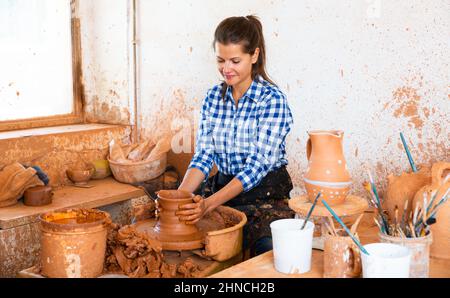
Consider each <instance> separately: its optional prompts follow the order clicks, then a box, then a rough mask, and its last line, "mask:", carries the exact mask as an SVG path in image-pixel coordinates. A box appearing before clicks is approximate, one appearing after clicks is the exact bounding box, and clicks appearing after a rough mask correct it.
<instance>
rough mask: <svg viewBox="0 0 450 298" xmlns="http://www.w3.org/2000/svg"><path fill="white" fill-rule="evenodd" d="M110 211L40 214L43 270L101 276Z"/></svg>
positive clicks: (54, 273)
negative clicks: (107, 220)
mask: <svg viewBox="0 0 450 298" xmlns="http://www.w3.org/2000/svg"><path fill="white" fill-rule="evenodd" d="M107 218H108V214H107V213H106V212H103V211H99V210H94V209H69V210H66V211H61V212H56V211H55V212H50V213H46V214H42V215H41V216H40V217H39V222H40V229H41V232H42V234H41V273H42V275H44V276H47V277H97V276H98V275H100V274H101V273H102V271H103V263H104V260H105V252H106V233H107V230H106V219H107Z"/></svg>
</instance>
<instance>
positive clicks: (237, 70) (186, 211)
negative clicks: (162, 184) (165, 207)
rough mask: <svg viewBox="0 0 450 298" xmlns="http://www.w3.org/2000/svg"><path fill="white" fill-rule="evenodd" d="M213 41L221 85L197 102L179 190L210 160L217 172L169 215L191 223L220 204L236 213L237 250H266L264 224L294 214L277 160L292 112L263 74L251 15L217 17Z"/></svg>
mask: <svg viewBox="0 0 450 298" xmlns="http://www.w3.org/2000/svg"><path fill="white" fill-rule="evenodd" d="M213 44H214V47H215V51H216V55H217V66H218V70H219V72H220V74H221V75H222V76H223V78H224V82H222V83H221V84H219V85H216V86H214V87H213V88H212V89H210V90H209V91H208V93H207V96H206V98H205V99H204V101H203V105H202V109H201V120H200V127H199V131H198V135H197V140H196V149H195V154H194V156H193V158H192V160H191V163H190V165H189V167H188V171H187V172H186V175H185V177H184V179H183V181H182V183H181V185H180V187H179V189H180V190H186V191H189V192H195V191H196V190H197V189H198V187H199V186H200V185H201V184H202V182H203V181H205V179H206V178H208V176H209V173H210V171H211V168H212V166H213V162H214V163H215V164H216V165H217V168H218V173H217V174H216V175H215V176H213V177H211V178H209V179H207V181H206V184H203V186H205V187H202V190H201V192H200V193H201V195H197V196H196V197H195V198H194V203H192V204H187V205H184V206H182V207H181V208H180V210H179V211H178V213H177V214H178V216H179V219H180V220H182V221H186V223H188V224H195V223H196V222H197V221H199V220H200V219H201V218H202V216H203V215H205V214H206V213H208V212H209V211H211V210H213V209H214V208H216V207H217V206H220V205H222V204H225V205H228V206H231V207H233V208H236V209H238V210H241V211H243V212H244V213H245V214H246V215H247V219H248V223H247V224H246V225H245V227H244V249H245V250H248V251H247V252H248V253H250V256H254V255H258V254H261V253H263V252H265V251H268V250H271V249H272V241H271V240H272V239H271V233H270V227H269V224H270V222H271V221H273V220H276V219H279V218H287V217H292V216H293V215H294V213H293V211H291V210H290V209H289V207H288V206H287V200H288V197H289V192H290V191H291V190H292V182H291V178H290V176H289V174H288V172H287V170H286V164H287V160H286V158H285V155H286V152H285V139H286V135H287V134H288V132H289V131H290V129H291V125H292V114H291V111H290V109H289V106H288V103H287V100H286V96H285V95H284V93H283V92H281V91H280V89H278V87H277V86H276V85H275V84H274V83H273V82H272V81H271V80H270V79H269V77H268V75H267V73H266V69H265V61H266V57H265V44H264V37H263V32H262V25H261V23H260V21H259V20H258V19H257V18H256V17H255V16H247V17H230V18H227V19H225V20H223V21H222V22H221V23H220V24H219V26H218V27H217V28H216V31H215V34H214V43H213Z"/></svg>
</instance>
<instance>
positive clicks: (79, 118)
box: [0, 0, 85, 132]
mask: <svg viewBox="0 0 450 298" xmlns="http://www.w3.org/2000/svg"><path fill="white" fill-rule="evenodd" d="M70 6H71V20H70V22H71V43H72V76H73V79H72V88H73V112H72V113H70V114H64V115H55V116H46V117H33V118H26V119H15V120H4V121H0V132H1V131H11V130H19V129H29V128H37V127H48V126H58V125H70V124H80V123H84V122H85V121H84V113H83V103H84V88H83V84H82V68H81V67H82V64H81V54H82V53H81V34H80V19H79V18H78V16H77V14H76V11H77V9H76V8H77V7H78V0H71V1H70Z"/></svg>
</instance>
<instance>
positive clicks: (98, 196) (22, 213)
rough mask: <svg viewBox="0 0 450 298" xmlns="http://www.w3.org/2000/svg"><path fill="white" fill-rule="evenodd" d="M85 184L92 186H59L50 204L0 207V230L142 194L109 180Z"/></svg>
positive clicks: (19, 204) (135, 188)
mask: <svg viewBox="0 0 450 298" xmlns="http://www.w3.org/2000/svg"><path fill="white" fill-rule="evenodd" d="M89 185H92V186H93V187H91V188H81V187H75V186H64V187H61V188H59V189H57V190H55V191H54V196H53V201H52V203H51V204H49V205H46V206H38V207H33V206H25V205H24V204H23V202H19V203H17V204H15V205H13V206H10V207H4V208H0V230H1V229H10V228H13V227H17V226H21V225H26V224H30V223H34V222H36V221H37V220H38V216H39V215H40V214H42V213H45V212H50V211H55V210H60V209H65V208H80V207H81V208H96V207H99V206H105V205H109V204H114V203H117V202H121V201H125V200H128V199H132V198H136V197H140V196H144V195H145V193H144V191H143V190H142V189H139V188H137V187H134V186H132V185H129V184H124V183H120V182H117V181H116V180H115V179H113V178H112V177H109V178H106V179H102V180H91V181H89Z"/></svg>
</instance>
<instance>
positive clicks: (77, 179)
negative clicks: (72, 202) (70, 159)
mask: <svg viewBox="0 0 450 298" xmlns="http://www.w3.org/2000/svg"><path fill="white" fill-rule="evenodd" d="M66 173H67V177H69V179H70V180H71V181H72V182H73V183H75V184H78V185H84V184H87V182H88V181H89V180H90V179H91V177H92V175H94V173H95V167H94V166H93V165H92V166H91V167H88V168H85V169H77V168H75V169H68V170H67V171H66Z"/></svg>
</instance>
